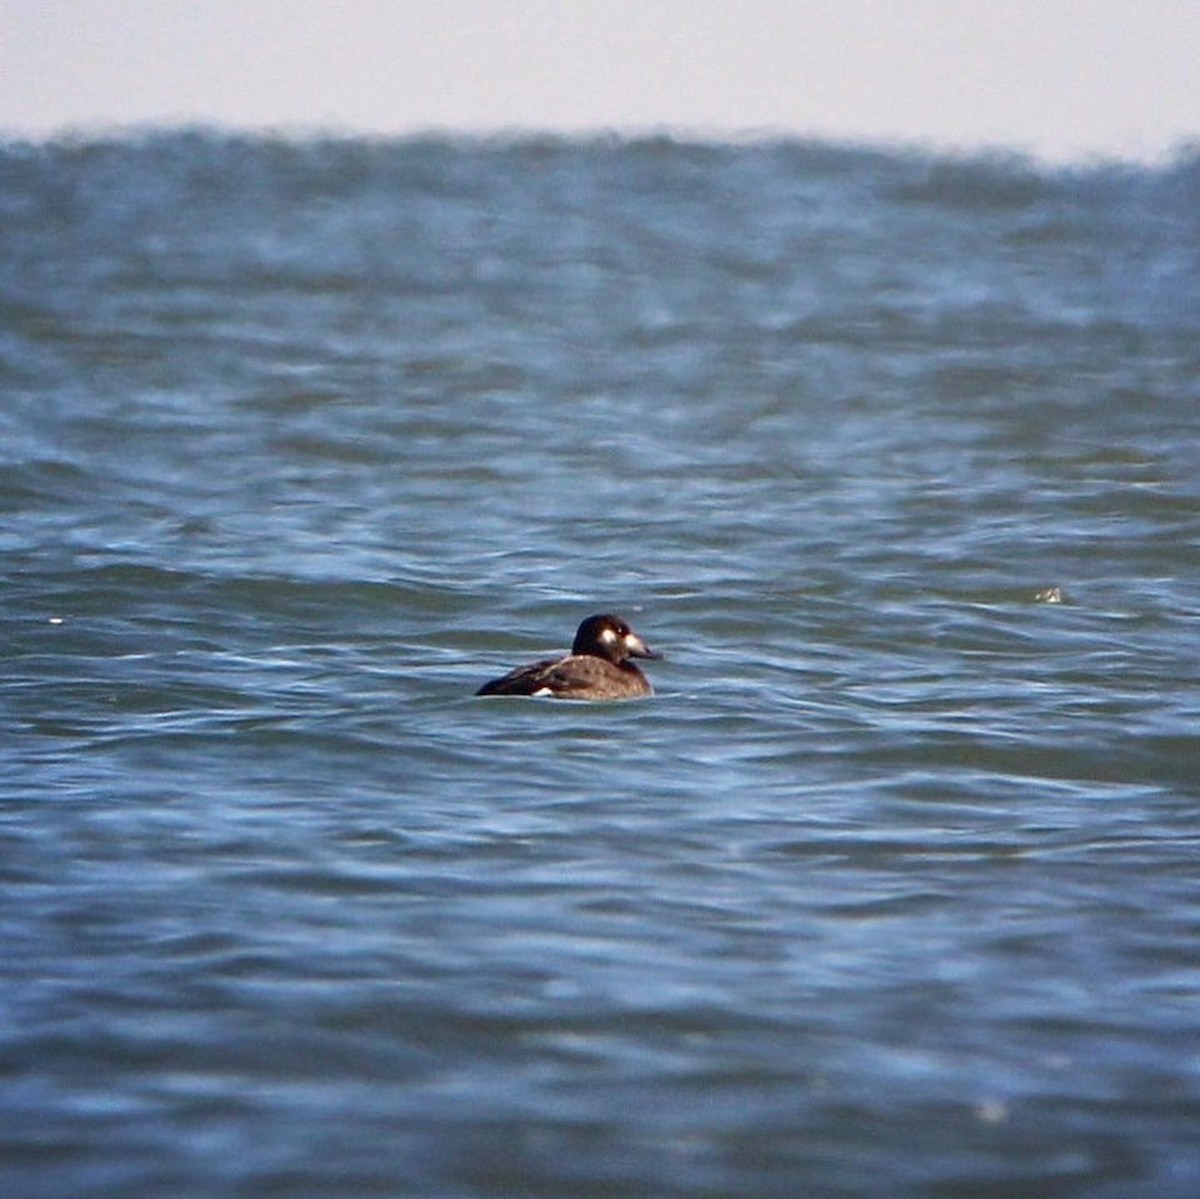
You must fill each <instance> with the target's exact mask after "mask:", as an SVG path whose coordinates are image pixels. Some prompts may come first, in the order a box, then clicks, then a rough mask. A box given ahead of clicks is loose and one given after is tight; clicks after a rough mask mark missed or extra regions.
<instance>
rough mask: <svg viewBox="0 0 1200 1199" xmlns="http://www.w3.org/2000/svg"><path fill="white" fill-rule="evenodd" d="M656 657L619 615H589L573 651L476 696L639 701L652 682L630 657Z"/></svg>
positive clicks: (512, 673)
mask: <svg viewBox="0 0 1200 1199" xmlns="http://www.w3.org/2000/svg"><path fill="white" fill-rule="evenodd" d="M657 657H659V655H658V654H656V653H655V652H654V651H653V650H652V649H650V647H649V646H648V645H647V644H646V643H645V642H644V641H643V640H642V639H641V638H640V637H639V636H638V635H637V634H636V633H635V632H634V631H633V630H632V629H631V628H630V627H629V625H627V624H626V623H625V621H623V620H621V619H620V617H617V616H589V617H588V618H587V620H585V621H584V622H583V624H581V625H580V626H579V631H578V632H577V633H576V634H575V644H574V645H572V646H571V652H570V653H569V654H567V655H566V656H565V657H562V658H545V659H543V660H542V661H540V662H533V663H531V664H530V665H528V666H518V667H517V669H516V670H510V671H509V672H508V674H506V675H503V676H502V677H501V678H498V679H492V680H491V682H488V683H484V685H483V686H482V687H480V688H479V690H478V691H477V692H475V694H476V695H532V696H541V695H545V696H550V697H552V698H554V699H590V700H605V699H638V698H640V697H641V696H645V695H653V694H654V688H653V687H651V686H650V680H649V679H647V678H646V676H645V675H644V674H642V672H641V671H640V670H639V669H638V668H637V667H636V666H635V665H634V664H633V663H632V662H631V661H630V658H657Z"/></svg>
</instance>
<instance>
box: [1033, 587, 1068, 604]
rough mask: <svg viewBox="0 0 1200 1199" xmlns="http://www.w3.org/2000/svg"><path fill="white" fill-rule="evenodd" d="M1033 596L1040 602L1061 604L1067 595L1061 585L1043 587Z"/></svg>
mask: <svg viewBox="0 0 1200 1199" xmlns="http://www.w3.org/2000/svg"><path fill="white" fill-rule="evenodd" d="M1033 598H1034V599H1035V600H1037V602H1038V603H1039V604H1061V603H1062V602H1063V601H1064V600H1065V599H1066V598H1067V597H1066V596H1065V595H1063V589H1062V588H1061V587H1043V588H1042V590H1041V591H1039V592H1038V593H1037V594H1036V595H1035V596H1034V597H1033Z"/></svg>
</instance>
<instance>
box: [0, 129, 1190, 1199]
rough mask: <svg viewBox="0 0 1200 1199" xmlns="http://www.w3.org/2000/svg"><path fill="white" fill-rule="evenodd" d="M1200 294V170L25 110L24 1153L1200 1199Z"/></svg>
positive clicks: (67, 1171) (301, 1168)
mask: <svg viewBox="0 0 1200 1199" xmlns="http://www.w3.org/2000/svg"><path fill="white" fill-rule="evenodd" d="M1198 329H1200V164H1198V162H1197V159H1196V158H1195V157H1194V156H1189V155H1187V154H1183V155H1181V156H1180V157H1179V158H1178V160H1176V161H1175V162H1173V163H1171V164H1168V165H1165V166H1162V167H1157V168H1142V167H1133V166H1120V165H1110V166H1095V167H1090V168H1087V169H1076V170H1056V171H1050V170H1044V169H1041V168H1039V167H1037V166H1035V165H1032V164H1030V163H1028V162H1024V161H1020V160H1008V159H992V160H951V159H945V158H932V157H922V156H919V155H914V154H901V153H889V152H875V151H866V150H860V149H854V148H842V147H836V146H826V145H818V144H807V143H771V144H767V143H764V144H753V145H743V146H704V145H685V144H677V143H675V142H672V141H670V140H668V139H659V140H645V141H636V142H622V141H607V140H597V141H578V142H571V141H563V142H560V141H555V140H551V139H542V140H537V139H533V140H527V141H509V142H502V143H480V142H455V141H445V140H437V139H427V140H408V141H398V142H370V141H354V140H340V141H339V140H328V141H316V140H314V141H306V142H295V143H290V142H283V141H273V140H253V139H246V140H241V139H235V138H226V137H219V136H212V135H207V134H202V133H170V134H161V135H153V136H146V137H136V138H126V139H116V140H112V141H106V142H102V141H98V142H92V143H84V142H80V143H68V142H63V143H55V144H47V145H22V144H9V145H7V146H5V147H3V149H2V151H0V422H2V423H0V504H2V509H3V514H4V515H3V522H2V523H0V551H2V556H0V578H2V587H3V592H2V594H3V597H4V604H3V615H2V619H3V640H2V644H3V647H4V670H3V676H2V682H0V735H2V737H3V745H4V749H3V755H2V757H0V822H2V825H0V837H2V844H3V848H2V851H0V885H2V891H0V922H2V943H3V945H4V954H3V959H2V964H0V977H2V978H3V986H2V987H0V1098H2V1103H0V1163H2V1164H0V1173H2V1174H3V1182H4V1186H3V1190H4V1193H5V1195H6V1196H14V1197H21V1199H23V1197H25V1196H29V1197H33V1196H36V1197H37V1199H56V1197H58V1196H63V1197H67V1196H70V1197H72V1199H73V1197H75V1196H79V1195H88V1196H89V1197H92V1199H96V1197H100V1199H104V1197H112V1196H138V1197H141V1196H145V1195H149V1194H154V1195H159V1196H187V1197H189V1199H192V1197H197V1196H255V1197H256V1199H257V1197H259V1196H273V1195H279V1196H284V1195H286V1196H289V1199H292V1197H307V1196H339V1197H346V1196H359V1195H388V1196H409V1195H411V1196H422V1197H436V1199H466V1197H475V1196H500V1195H504V1196H539V1197H540V1196H545V1197H547V1199H550V1197H554V1199H560V1197H562V1196H572V1197H586V1196H614V1195H628V1196H637V1197H647V1196H653V1197H657V1196H664V1197H682V1196H688V1197H693V1196H711V1197H714V1199H715V1197H718V1196H719V1197H721V1199H728V1197H738V1196H747V1197H761V1196H789V1197H790V1196H798V1195H812V1196H822V1197H827V1196H830V1197H844V1196H880V1195H887V1196H931V1197H935V1199H982V1197H984V1196H986V1197H987V1199H997V1197H1000V1196H1010V1195H1011V1196H1028V1195H1033V1194H1036V1195H1039V1196H1088V1197H1092V1196H1095V1197H1098V1199H1130V1197H1135V1199H1137V1197H1144V1199H1162V1197H1164V1196H1165V1197H1175V1196H1178V1197H1180V1199H1182V1197H1184V1196H1188V1197H1190V1196H1192V1195H1195V1194H1196V1193H1197V1191H1198V1188H1200V1149H1197V1143H1198V1142H1197V1136H1196V1131H1197V1127H1198V1126H1200V1124H1198V1122H1200V1036H1198V1034H1200V881H1198V880H1200V871H1198V869H1197V851H1198V849H1200V808H1198V802H1197V801H1198V798H1200V786H1198V784H1200V738H1198V736H1197V727H1198V718H1200V643H1198V639H1197V632H1198V631H1200V624H1198V618H1200V585H1198V579H1197V573H1198V572H1197V563H1198V562H1200V558H1198V556H1197V549H1198V545H1197V543H1198V540H1200V409H1198V405H1197V401H1198V400H1200V337H1198V336H1197V332H1198ZM1054 588H1057V589H1059V590H1058V591H1053V590H1051V589H1054ZM1056 601H1060V602H1056ZM605 610H613V611H617V612H619V613H621V614H623V615H625V616H626V617H627V618H628V619H629V620H630V621H631V622H632V623H633V624H634V626H635V627H636V628H637V629H638V630H639V631H640V632H641V633H643V634H644V636H645V637H646V638H647V640H649V641H650V643H651V644H652V645H654V646H655V647H656V648H658V649H660V650H662V651H664V652H665V653H666V655H667V661H664V662H661V663H650V664H649V667H648V669H649V673H650V674H651V677H652V678H653V680H654V682H655V684H656V687H657V691H658V694H657V695H656V696H655V698H653V699H651V700H649V701H646V702H642V703H633V704H625V705H619V704H616V705H598V706H588V705H580V706H575V705H563V704H559V705H555V704H552V703H548V702H538V701H481V700H476V699H473V698H472V697H471V693H472V692H473V690H474V688H475V687H476V686H478V684H479V683H480V682H482V681H483V680H484V679H486V678H489V677H493V676H494V675H496V674H497V673H499V672H500V671H501V670H503V669H506V668H508V667H510V666H512V665H515V664H517V663H519V662H521V661H524V660H526V659H530V658H533V657H536V656H538V655H540V654H543V653H546V652H550V651H553V650H555V649H560V648H563V647H565V645H567V644H568V643H569V641H570V637H571V634H572V632H573V630H574V627H575V625H576V624H577V623H578V621H579V620H580V619H581V618H582V617H583V616H585V615H587V614H589V613H591V612H597V611H605Z"/></svg>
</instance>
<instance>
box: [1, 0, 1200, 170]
mask: <svg viewBox="0 0 1200 1199" xmlns="http://www.w3.org/2000/svg"><path fill="white" fill-rule="evenodd" d="M179 122H202V123H207V124H218V125H223V126H235V127H239V128H251V129H261V128H270V129H284V130H308V129H313V128H323V129H333V130H339V131H358V132H370V133H404V132H409V131H412V130H420V129H429V128H438V129H455V130H463V131H472V132H475V131H490V130H498V129H513V128H518V129H539V130H560V131H568V132H574V131H580V130H595V129H617V130H622V131H636V130H645V129H659V128H666V129H671V130H678V131H682V132H688V133H700V134H705V135H725V134H733V133H738V132H744V131H759V130H771V131H782V132H789V133H796V134H801V135H816V136H821V137H831V138H840V139H852V140H866V141H871V142H881V141H903V142H908V143H918V144H926V145H933V146H938V147H947V148H956V149H976V148H980V147H997V146H1002V147H1011V148H1014V149H1018V150H1025V151H1029V152H1032V153H1035V154H1039V155H1042V156H1045V157H1047V158H1051V159H1056V160H1061V159H1066V158H1079V157H1091V156H1119V157H1132V158H1149V157H1155V156H1158V155H1161V154H1164V153H1167V152H1169V151H1170V150H1171V149H1172V148H1174V147H1175V146H1177V145H1178V144H1179V143H1180V142H1182V141H1187V140H1193V141H1194V140H1196V139H1200V0H790V2H789V0H0V132H2V133H4V134H8V135H12V134H18V135H34V136H44V135H47V134H50V133H54V132H58V131H62V130H64V129H71V130H81V129H83V130H94V129H105V128H111V127H113V126H124V125H129V124H135V123H136V124H144V123H154V124H164V123H179Z"/></svg>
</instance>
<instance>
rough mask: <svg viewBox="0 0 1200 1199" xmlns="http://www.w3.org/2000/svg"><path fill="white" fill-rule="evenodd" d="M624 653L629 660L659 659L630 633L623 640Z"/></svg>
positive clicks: (659, 655) (637, 637) (638, 638)
mask: <svg viewBox="0 0 1200 1199" xmlns="http://www.w3.org/2000/svg"><path fill="white" fill-rule="evenodd" d="M625 652H626V653H627V654H628V655H629V656H630V657H631V658H661V657H662V654H657V653H655V652H654V650H652V649H651V648H650V647H649V646H648V645H647V644H646V643H645V642H644V641H643V640H642V639H641V638H640V637H639V636H638V635H637V634H636V633H630V634H629V635H628V636H627V637H626V638H625Z"/></svg>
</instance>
